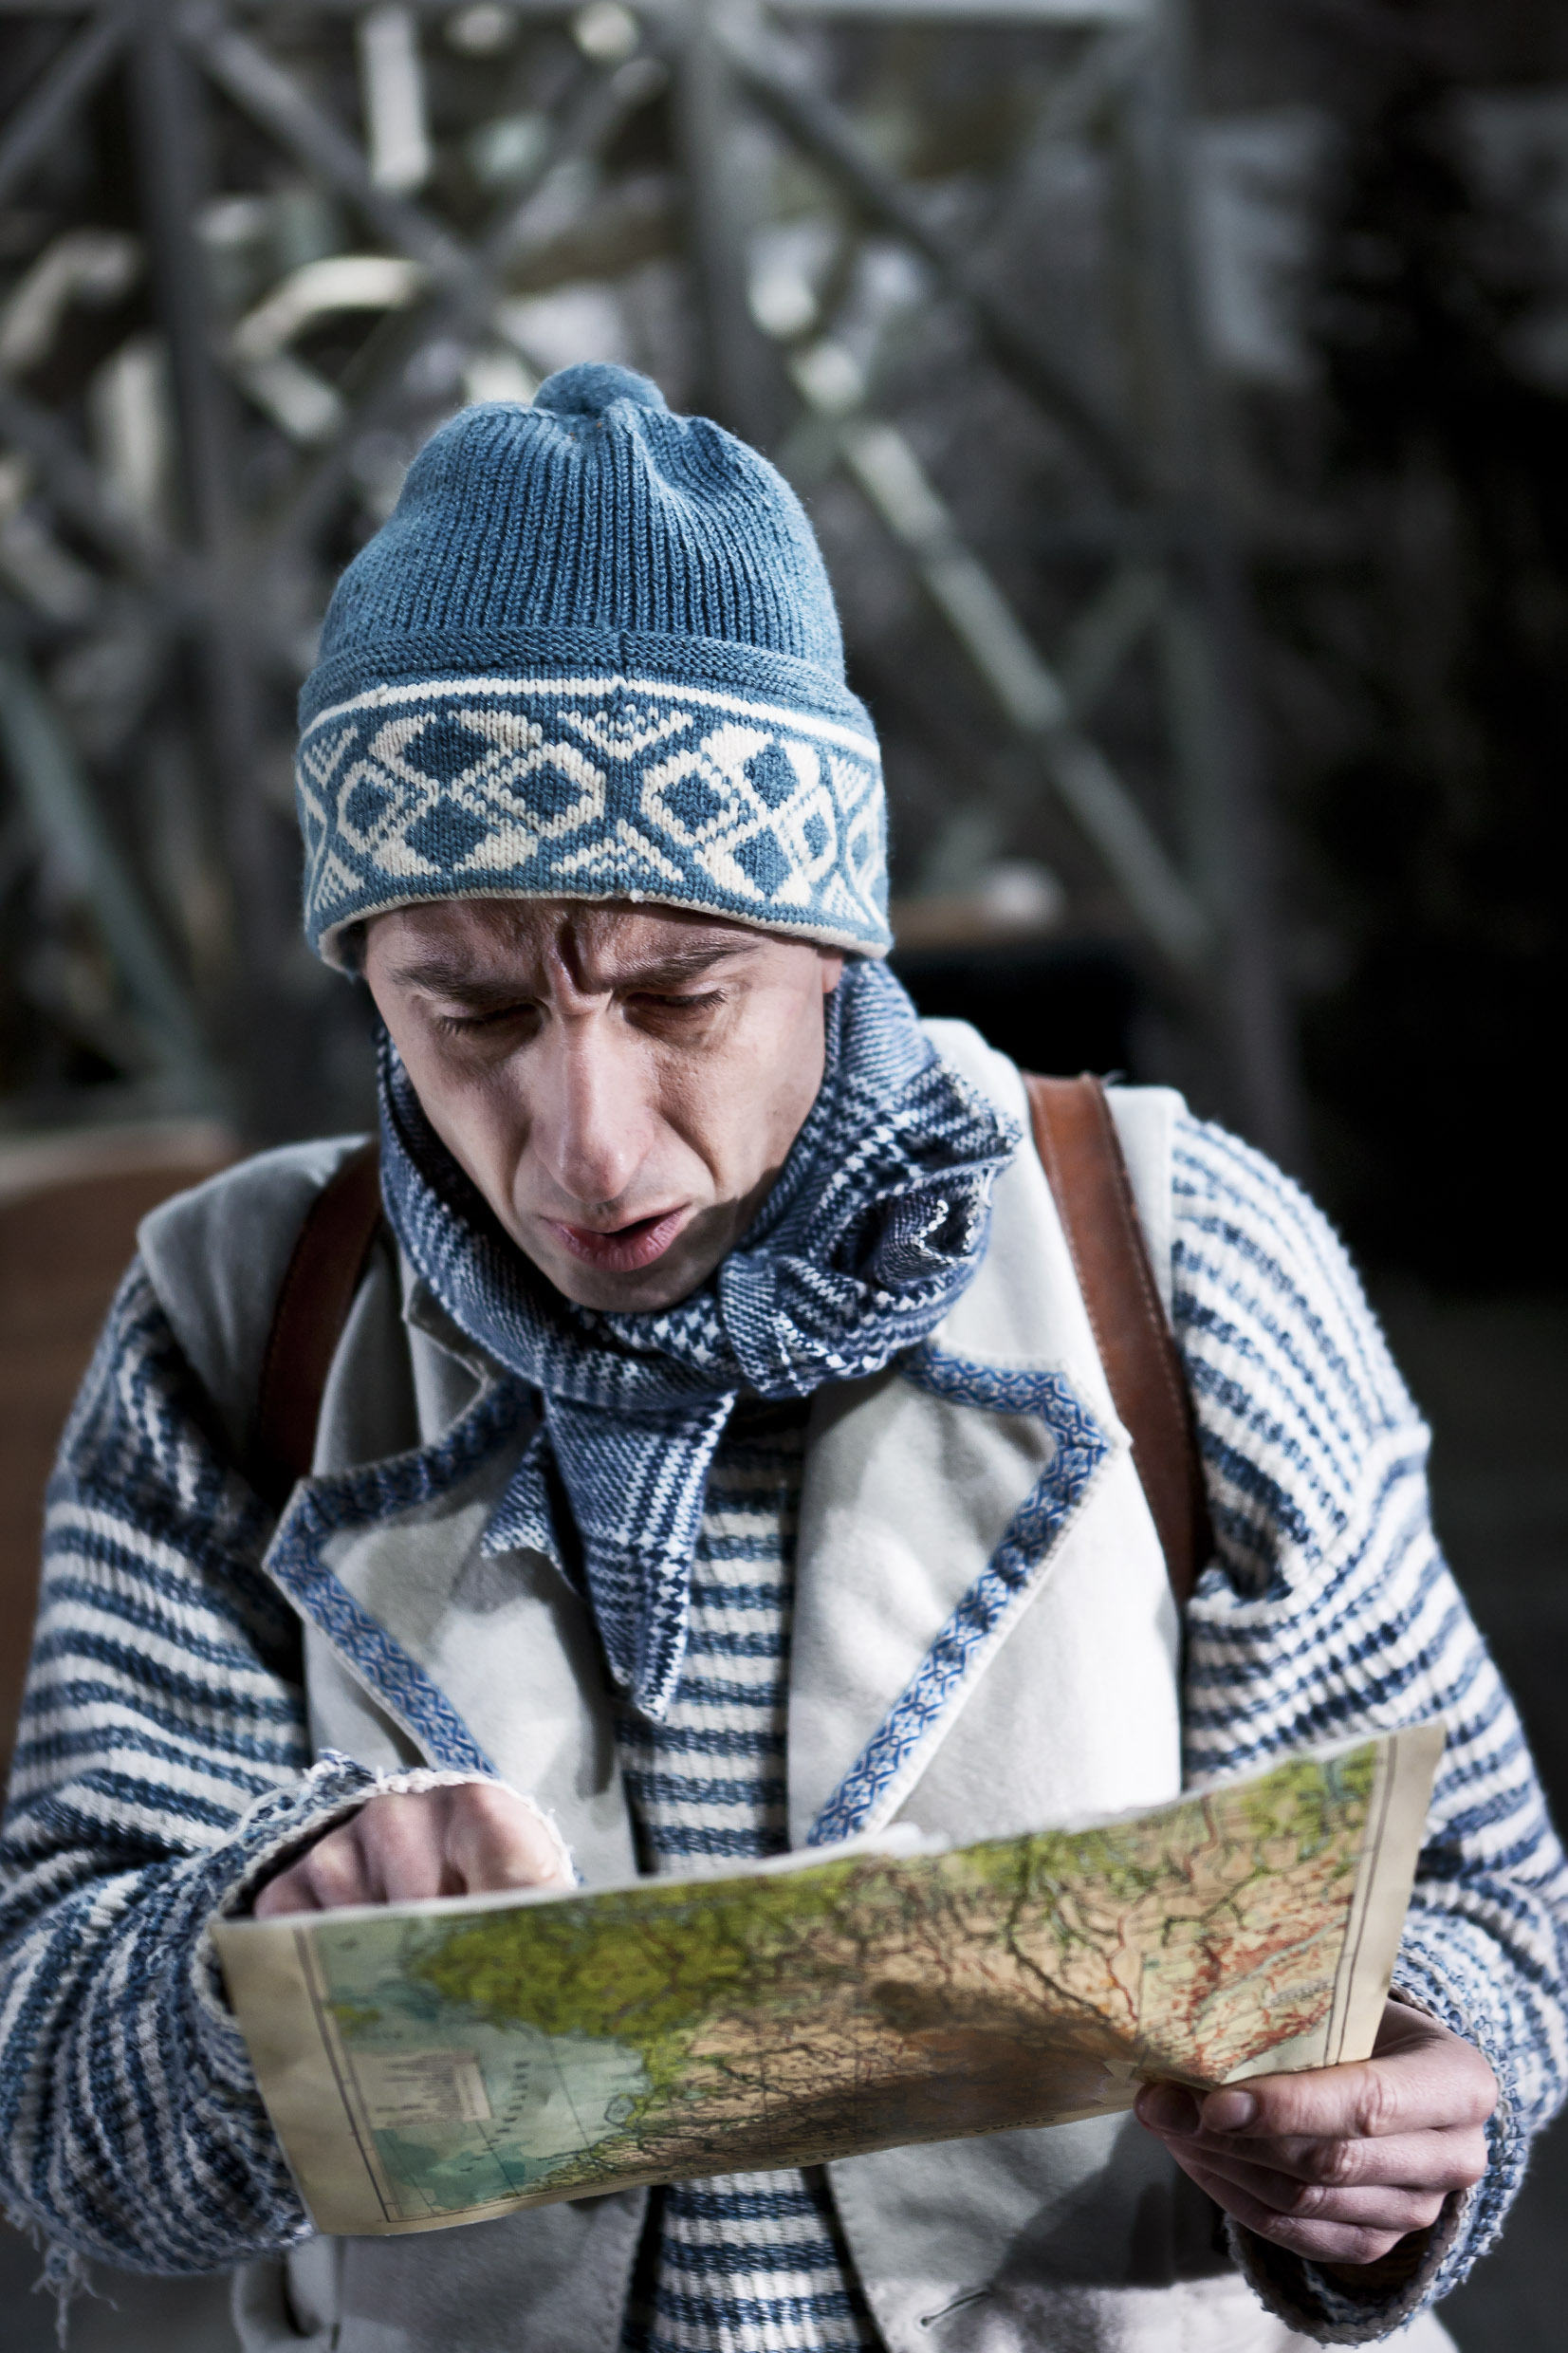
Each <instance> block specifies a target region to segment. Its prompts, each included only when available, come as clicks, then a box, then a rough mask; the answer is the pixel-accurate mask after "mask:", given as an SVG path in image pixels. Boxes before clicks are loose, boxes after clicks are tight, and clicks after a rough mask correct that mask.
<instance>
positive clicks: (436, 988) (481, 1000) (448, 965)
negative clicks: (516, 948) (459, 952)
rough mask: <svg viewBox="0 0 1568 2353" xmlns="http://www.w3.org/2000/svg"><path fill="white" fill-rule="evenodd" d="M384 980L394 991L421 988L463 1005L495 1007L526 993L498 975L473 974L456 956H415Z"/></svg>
mask: <svg viewBox="0 0 1568 2353" xmlns="http://www.w3.org/2000/svg"><path fill="white" fill-rule="evenodd" d="M387 978H388V979H389V981H390V982H391V984H392V986H393V987H394V988H395V989H423V990H425V991H427V992H428V993H429V994H430V995H431V996H436V997H455V998H457V999H458V1000H459V1002H460V1003H462V1004H465V1005H495V1004H499V1003H501V1002H502V1001H504V1000H505V999H507V998H510V997H521V996H526V995H527V994H528V989H527V986H526V983H523V982H519V981H517V980H515V979H508V978H507V976H506V975H505V974H502V973H478V972H475V971H474V969H473V966H472V965H471V964H465V963H463V962H462V961H461V960H460V959H459V958H457V957H455V956H440V955H428V956H415V957H414V958H412V959H411V961H410V962H409V963H407V964H398V965H396V966H394V968H393V970H392V971H391V972H390V973H388V975H387Z"/></svg>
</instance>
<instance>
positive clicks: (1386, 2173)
mask: <svg viewBox="0 0 1568 2353" xmlns="http://www.w3.org/2000/svg"><path fill="white" fill-rule="evenodd" d="M1156 2129H1158V2128H1157V2127H1156ZM1166 2138H1167V2139H1168V2140H1169V2144H1170V2146H1171V2151H1172V2154H1174V2155H1176V2156H1180V2155H1181V2154H1182V2152H1183V2150H1184V2149H1186V2150H1190V2151H1191V2152H1192V2153H1194V2154H1195V2155H1196V2156H1197V2157H1199V2158H1201V2160H1202V2162H1203V2163H1204V2164H1206V2165H1208V2164H1220V2163H1223V2162H1224V2161H1226V2160H1227V2159H1234V2160H1235V2161H1236V2162H1237V2163H1238V2164H1243V2165H1262V2166H1266V2167H1267V2168H1268V2169H1269V2170H1270V2171H1271V2172H1274V2173H1279V2174H1283V2175H1287V2176H1289V2177H1291V2178H1292V2179H1293V2180H1296V2181H1302V2182H1313V2183H1316V2184H1318V2185H1319V2186H1321V2187H1322V2188H1325V2189H1357V2188H1363V2187H1365V2186H1366V2185H1367V2184H1368V2183H1374V2182H1396V2183H1398V2184H1399V2186H1400V2187H1401V2188H1404V2189H1430V2190H1442V2191H1443V2192H1444V2193H1445V2194H1447V2192H1448V2191H1449V2190H1467V2189H1468V2188H1469V2186H1470V2184H1471V2183H1472V2182H1475V2181H1479V2180H1480V2178H1481V2177H1482V2175H1483V2174H1484V2173H1485V2170H1486V2136H1485V2132H1484V2131H1483V2129H1482V2127H1481V2126H1480V2125H1479V2124H1473V2125H1456V2126H1454V2127H1453V2128H1452V2129H1450V2130H1449V2131H1448V2132H1425V2133H1399V2134H1393V2135H1390V2136H1388V2137H1387V2138H1385V2139H1382V2140H1301V2139H1299V2138H1298V2139H1292V2140H1255V2139H1253V2138H1251V2137H1244V2136H1242V2135H1239V2134H1221V2133H1208V2132H1198V2133H1191V2134H1187V2135H1167V2136H1166Z"/></svg>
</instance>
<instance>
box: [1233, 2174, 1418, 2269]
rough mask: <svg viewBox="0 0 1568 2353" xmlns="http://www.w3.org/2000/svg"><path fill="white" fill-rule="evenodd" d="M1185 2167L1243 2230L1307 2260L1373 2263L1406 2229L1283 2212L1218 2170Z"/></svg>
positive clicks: (1384, 2253) (1386, 2251)
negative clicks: (1265, 2202)
mask: <svg viewBox="0 0 1568 2353" xmlns="http://www.w3.org/2000/svg"><path fill="white" fill-rule="evenodd" d="M1187 2171H1188V2172H1189V2173H1190V2175H1191V2177H1192V2178H1193V2180H1194V2181H1195V2182H1196V2183H1197V2185H1198V2187H1199V2188H1200V2189H1201V2190H1206V2191H1207V2192H1208V2196H1210V2197H1211V2198H1212V2199H1213V2200H1214V2203H1215V2204H1216V2205H1217V2206H1223V2207H1224V2208H1225V2210H1226V2213H1227V2214H1232V2215H1234V2217H1235V2219H1236V2220H1237V2221H1238V2222H1239V2223H1240V2224H1241V2225H1242V2226H1243V2228H1244V2229H1245V2230H1248V2231H1253V2232H1255V2233H1257V2235H1258V2237H1260V2238H1266V2239H1268V2240H1270V2241H1271V2242H1272V2244H1273V2245H1274V2246H1276V2247H1283V2248H1286V2249H1288V2250H1289V2251H1290V2252H1291V2253H1292V2254H1294V2255H1302V2256H1304V2257H1305V2258H1306V2260H1307V2261H1308V2262H1309V2263H1375V2262H1377V2261H1378V2259H1379V2257H1380V2256H1383V2255H1386V2254H1387V2253H1388V2252H1389V2250H1390V2249H1391V2248H1393V2247H1397V2246H1398V2244H1399V2242H1400V2240H1401V2239H1402V2238H1404V2237H1405V2236H1406V2235H1407V2233H1406V2231H1405V2230H1404V2229H1401V2228H1398V2227H1394V2228H1392V2229H1377V2228H1375V2227H1369V2226H1368V2225H1367V2224H1365V2223H1362V2222H1332V2221H1323V2220H1320V2219H1319V2220H1314V2219H1312V2218H1311V2217H1306V2216H1301V2215H1296V2214H1279V2213H1278V2212H1276V2210H1275V2209H1274V2208H1273V2207H1272V2206H1268V2205H1265V2204H1264V2200H1263V2199H1262V2198H1260V2197H1256V2196H1253V2194H1252V2193H1251V2191H1249V2190H1244V2189H1242V2188H1241V2187H1240V2186H1239V2185H1238V2184H1237V2183H1235V2182H1231V2181H1227V2180H1226V2179H1225V2178H1224V2177H1223V2176H1222V2175H1220V2174H1216V2173H1211V2172H1210V2171H1209V2170H1208V2168H1207V2167H1204V2166H1200V2165H1189V2166H1188V2167H1187Z"/></svg>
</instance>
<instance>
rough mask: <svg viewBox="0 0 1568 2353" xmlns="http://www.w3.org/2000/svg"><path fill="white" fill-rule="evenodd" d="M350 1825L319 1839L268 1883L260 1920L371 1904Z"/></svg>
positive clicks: (257, 1903) (259, 1900)
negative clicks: (282, 1914) (290, 1913)
mask: <svg viewBox="0 0 1568 2353" xmlns="http://www.w3.org/2000/svg"><path fill="white" fill-rule="evenodd" d="M355 1827H356V1825H354V1824H353V1823H349V1824H347V1825H343V1826H342V1827H341V1828H339V1829H336V1830H329V1831H328V1832H327V1834H326V1836H325V1837H324V1838H321V1839H318V1840H317V1842H316V1843H315V1845H314V1846H312V1847H309V1848H308V1849H307V1850H306V1852H305V1853H304V1854H303V1855H302V1856H301V1857H300V1858H299V1860H298V1862H292V1863H290V1864H289V1866H288V1868H287V1870H286V1871H280V1872H279V1873H278V1876H277V1878H276V1879H273V1880H268V1881H267V1885H266V1886H265V1887H264V1888H263V1889H262V1891H261V1893H260V1895H259V1896H258V1897H257V1898H256V1901H255V1906H254V1910H255V1915H256V1918H258V1919H262V1920H266V1919H271V1918H275V1917H276V1916H277V1915H278V1914H280V1913H284V1912H328V1911H332V1910H334V1909H335V1908H336V1907H337V1906H338V1905H340V1904H345V1903H368V1902H370V1901H371V1900H372V1898H371V1897H370V1896H369V1894H368V1893H367V1892H366V1886H365V1875H364V1861H363V1858H362V1857H361V1855H360V1850H359V1845H358V1842H357V1841H356V1839H355V1836H354V1832H355Z"/></svg>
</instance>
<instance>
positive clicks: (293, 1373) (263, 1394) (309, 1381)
mask: <svg viewBox="0 0 1568 2353" xmlns="http://www.w3.org/2000/svg"><path fill="white" fill-rule="evenodd" d="M380 1222H381V1154H380V1146H379V1145H378V1144H377V1143H376V1142H374V1141H372V1142H370V1143H366V1144H361V1145H360V1147H359V1149H358V1150H357V1151H355V1152H351V1153H350V1154H349V1156H348V1158H347V1159H346V1160H344V1161H342V1162H341V1164H340V1166H339V1167H338V1168H336V1169H335V1170H334V1171H333V1173H332V1175H331V1176H330V1177H328V1178H327V1180H326V1183H325V1184H324V1185H323V1187H322V1189H321V1191H320V1193H318V1194H317V1195H316V1198H315V1199H314V1201H312V1202H311V1204H310V1208H309V1210H308V1211H307V1212H306V1214H305V1220H304V1225H303V1226H302V1227H301V1228H300V1236H299V1240H298V1241H297V1242H296V1243H295V1245H294V1254H293V1256H292V1257H291V1258H290V1259H289V1261H288V1269H287V1272H286V1274H285V1276H284V1278H283V1288H282V1289H281V1290H280V1291H279V1293H278V1304H277V1306H276V1308H275V1309H274V1311H273V1315H272V1329H271V1332H270V1334H269V1335H268V1337H267V1354H266V1356H265V1357H264V1358H263V1360H262V1373H261V1387H260V1391H259V1394H258V1399H257V1413H256V1455H255V1463H254V1466H253V1473H252V1475H253V1477H254V1481H255V1485H256V1488H257V1490H258V1491H259V1492H260V1493H261V1494H263V1495H265V1496H266V1497H267V1500H268V1502H270V1503H273V1504H280V1505H281V1504H282V1503H284V1502H285V1501H286V1499H287V1495H288V1491H289V1490H290V1488H291V1487H292V1486H293V1484H294V1482H295V1480H296V1479H302V1478H304V1475H305V1473H307V1472H308V1471H309V1469H310V1465H311V1461H312V1459H313V1458H314V1455H315V1452H316V1424H317V1423H318V1421H320V1419H321V1417H322V1399H323V1396H324V1395H325V1393H326V1377H327V1374H328V1373H329V1372H330V1371H331V1369H332V1359H333V1357H334V1356H335V1355H336V1353H337V1348H338V1343H339V1341H340V1340H341V1338H342V1336H343V1326H344V1325H345V1324H346V1323H347V1322H348V1311H349V1308H350V1307H351V1306H353V1304H354V1294H355V1292H356V1291H357V1290H358V1289H359V1288H360V1275H361V1274H362V1273H363V1272H364V1265H365V1260H366V1258H367V1257H368V1256H369V1254H370V1246H371V1244H372V1242H373V1241H374V1240H375V1238H376V1231H377V1228H378V1226H379V1224H380Z"/></svg>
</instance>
